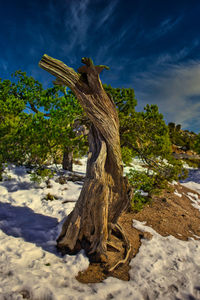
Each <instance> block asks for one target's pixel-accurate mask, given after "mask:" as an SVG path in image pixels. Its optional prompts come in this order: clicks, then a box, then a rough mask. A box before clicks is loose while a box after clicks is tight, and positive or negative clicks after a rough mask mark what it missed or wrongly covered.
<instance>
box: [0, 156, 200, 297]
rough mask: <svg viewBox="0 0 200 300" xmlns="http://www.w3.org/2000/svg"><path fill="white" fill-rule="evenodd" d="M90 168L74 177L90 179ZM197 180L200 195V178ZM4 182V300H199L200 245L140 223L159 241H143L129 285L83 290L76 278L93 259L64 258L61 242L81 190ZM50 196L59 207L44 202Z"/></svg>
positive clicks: (0, 255)
mask: <svg viewBox="0 0 200 300" xmlns="http://www.w3.org/2000/svg"><path fill="white" fill-rule="evenodd" d="M85 161H86V159H85V158H84V160H83V163H84V164H83V165H82V166H77V165H76V166H75V171H77V172H79V173H80V174H82V173H84V172H85ZM195 174H196V177H198V176H199V179H196V177H195V180H196V181H195V180H194V181H195V183H196V185H197V186H198V189H199V190H200V174H199V173H198V172H197V173H195ZM193 175H194V174H193ZM197 175H198V176H197ZM6 178H7V180H4V181H3V182H1V183H0V300H7V299H8V300H19V299H23V297H24V298H28V297H29V298H30V299H32V300H36V299H37V300H84V299H85V300H86V299H87V300H93V299H94V298H96V299H98V300H101V299H102V300H103V299H116V300H118V299H119V300H121V299H125V298H128V299H131V300H140V299H149V300H154V299H162V300H165V299H166V300H168V299H174V300H175V299H177V300H178V299H181V300H182V299H190V300H192V299H200V255H199V253H200V241H196V240H193V239H191V240H190V241H188V242H185V241H180V240H177V239H176V238H174V237H172V236H168V237H162V236H160V235H159V234H158V233H156V232H155V231H154V230H153V229H152V228H149V227H147V226H145V225H144V224H143V223H141V222H139V221H136V220H133V226H134V227H136V228H138V229H140V230H142V231H144V230H145V231H148V232H150V233H151V234H152V235H153V238H152V239H151V240H143V242H142V246H141V247H140V250H139V253H138V254H137V256H136V257H135V258H134V259H133V260H132V261H131V270H130V278H131V279H130V281H129V282H123V281H120V280H118V279H116V278H111V277H110V278H107V279H106V280H105V281H104V282H102V283H98V284H88V285H86V284H81V283H79V282H78V281H77V280H76V279H75V276H76V274H77V273H78V271H80V270H83V269H86V268H87V266H88V265H89V261H88V259H87V257H86V256H85V254H84V252H83V251H81V252H80V253H79V254H77V255H76V256H69V255H65V256H63V257H62V256H61V255H60V254H59V253H58V252H57V251H56V247H55V245H56V242H55V241H56V238H57V236H58V234H59V232H60V230H61V226H62V222H63V219H64V217H65V216H66V215H67V214H69V213H70V212H71V210H72V209H73V207H74V205H75V203H74V202H73V201H76V200H77V199H78V196H79V194H80V191H81V188H82V185H81V184H80V183H73V182H68V183H67V184H63V185H61V184H59V183H58V182H56V181H55V180H54V179H55V178H53V179H52V180H50V185H51V187H50V188H47V187H46V186H45V185H44V184H41V185H40V186H36V185H35V184H33V183H32V182H31V181H30V177H29V175H28V174H27V173H26V169H25V168H24V167H15V166H12V165H10V166H9V167H8V169H7V172H6V175H5V177H4V179H6ZM198 180H199V181H198ZM197 181H198V182H197ZM192 182H193V181H192ZM183 184H185V183H183ZM190 185H191V184H190ZM48 193H50V194H52V195H54V196H56V200H53V201H47V200H44V198H45V196H46V195H47V194H48ZM189 196H190V197H191V201H196V202H197V201H198V199H196V200H195V199H194V195H192V193H191V195H189ZM65 200H67V201H72V202H66V203H62V202H63V201H65Z"/></svg>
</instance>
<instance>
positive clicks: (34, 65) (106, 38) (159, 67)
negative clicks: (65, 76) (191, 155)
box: [0, 0, 200, 132]
mask: <svg viewBox="0 0 200 300" xmlns="http://www.w3.org/2000/svg"><path fill="white" fill-rule="evenodd" d="M199 16H200V2H199V0H190V1H188V0H177V1H172V0H169V1H160V0H148V1H147V0H146V1H145V0H137V1H136V0H135V1H133V0H126V1H122V0H112V1H109V0H65V1H64V0H45V1H40V0H35V1H25V0H14V1H10V0H8V1H2V3H1V10H0V34H1V39H0V53H1V55H0V77H1V78H3V79H4V78H10V75H11V73H13V72H14V71H16V70H19V69H21V70H22V71H26V72H27V74H28V75H32V76H33V77H34V78H36V79H37V80H39V81H41V82H42V83H43V84H44V87H49V86H51V85H52V80H53V77H52V76H50V75H49V74H48V73H47V72H45V71H43V70H41V69H40V68H39V67H38V62H39V60H40V58H41V57H42V55H43V54H44V53H47V54H48V55H50V56H53V57H55V58H57V59H60V60H62V61H64V62H65V63H66V64H68V65H70V66H71V67H73V68H75V69H76V70H77V69H78V67H79V66H80V65H81V58H82V57H84V56H90V57H92V58H93V60H94V62H95V63H96V64H105V65H109V66H110V71H104V72H102V75H101V79H102V81H103V82H104V83H107V84H111V85H112V86H113V87H132V88H134V89H135V94H136V98H137V99H138V108H139V109H142V108H143V107H144V106H145V105H146V104H147V103H155V104H157V105H158V106H159V109H160V111H161V112H162V113H163V114H164V117H165V120H166V121H167V122H169V121H173V122H176V123H177V122H178V123H181V124H182V127H183V128H185V129H189V130H195V131H196V132H199V131H200V118H199V113H200V102H199V100H198V99H196V98H195V99H193V98H192V97H193V96H195V95H198V94H200V84H199V85H198V84H197V82H200V51H199V50H200V31H199V28H200V18H199ZM178 78H179V79H180V80H179V79H178ZM180 82H181V84H182V86H183V88H182V87H181V84H180ZM167 84H168V85H169V86H166V85H167ZM170 85H171V86H170ZM186 87H187V89H186ZM181 90H182V91H181ZM172 99H173V100H172ZM187 99H190V106H186V104H187V103H188V102H187ZM184 105H185V106H184ZM169 107H170V109H169ZM183 110H184V111H188V113H185V112H184V113H183ZM193 124H195V125H193Z"/></svg>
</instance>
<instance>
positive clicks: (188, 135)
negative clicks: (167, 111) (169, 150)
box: [168, 123, 198, 151]
mask: <svg viewBox="0 0 200 300" xmlns="http://www.w3.org/2000/svg"><path fill="white" fill-rule="evenodd" d="M168 128H169V136H170V140H171V143H172V144H174V145H176V146H179V147H181V148H182V149H183V150H195V151H197V149H196V146H195V144H196V140H198V138H197V135H196V134H195V133H194V132H192V131H188V130H181V125H180V124H178V125H176V124H175V123H169V124H168Z"/></svg>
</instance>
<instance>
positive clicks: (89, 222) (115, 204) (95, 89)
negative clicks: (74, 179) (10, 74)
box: [39, 55, 130, 269]
mask: <svg viewBox="0 0 200 300" xmlns="http://www.w3.org/2000/svg"><path fill="white" fill-rule="evenodd" d="M82 62H83V63H84V64H85V66H82V67H81V68H79V69H78V73H77V72H75V71H74V70H73V69H72V68H69V67H68V66H66V65H65V64H64V63H63V62H61V61H59V60H56V59H53V58H51V57H49V56H47V55H44V56H43V57H42V59H41V61H40V63H39V65H40V67H41V68H43V69H45V70H47V71H48V72H49V73H51V74H52V75H54V76H56V78H57V79H56V81H55V82H54V83H55V84H63V85H66V86H68V87H69V88H70V89H71V90H72V91H73V92H74V93H75V95H76V97H77V98H78V100H79V101H80V104H81V106H82V107H83V109H84V110H85V112H86V114H87V116H88V117H89V119H90V120H91V123H92V126H91V129H90V133H89V154H88V161H87V171H86V178H85V181H84V185H83V188H82V191H81V194H80V197H79V199H78V201H77V203H76V206H75V208H74V210H73V211H72V212H71V213H70V215H69V216H68V217H67V219H66V221H65V223H64V225H63V228H62V232H61V234H60V236H59V238H58V240H57V246H58V248H59V249H60V250H61V251H62V252H64V253H75V252H76V251H79V250H80V248H84V249H85V250H86V252H87V253H88V255H89V256H90V257H92V258H93V260H95V261H101V262H106V261H107V254H108V246H109V244H111V242H110V241H111V235H113V234H114V233H115V234H116V235H117V236H118V237H119V238H120V239H121V240H123V244H124V243H125V244H126V247H125V248H126V249H125V250H124V256H126V257H127V255H128V253H129V250H130V249H129V248H130V246H129V243H128V241H127V239H126V237H125V236H124V233H123V230H122V228H120V227H119V226H118V225H117V220H118V218H119V216H120V214H121V213H122V211H123V210H124V209H125V208H126V207H127V205H128V196H127V183H126V180H125V179H124V178H123V165H122V158H121V151H120V139H119V120H118V114H117V111H116V108H115V104H114V102H113V101H112V100H111V99H110V98H109V97H108V95H107V94H106V92H105V91H104V89H103V87H102V84H101V81H100V79H99V73H100V72H101V71H102V70H103V69H104V68H107V67H105V66H94V65H93V62H92V60H91V59H88V58H83V59H82ZM112 247H113V249H115V246H114V245H112ZM121 248H123V247H122V244H121ZM117 265H118V263H117ZM110 269H113V268H110Z"/></svg>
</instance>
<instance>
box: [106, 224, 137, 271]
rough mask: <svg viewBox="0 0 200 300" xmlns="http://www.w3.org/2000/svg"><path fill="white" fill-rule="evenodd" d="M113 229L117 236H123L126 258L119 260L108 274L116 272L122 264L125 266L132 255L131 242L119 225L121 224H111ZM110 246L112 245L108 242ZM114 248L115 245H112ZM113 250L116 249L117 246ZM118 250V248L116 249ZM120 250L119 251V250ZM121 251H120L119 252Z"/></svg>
mask: <svg viewBox="0 0 200 300" xmlns="http://www.w3.org/2000/svg"><path fill="white" fill-rule="evenodd" d="M111 228H112V230H113V232H114V233H115V234H120V236H121V239H122V241H123V247H124V248H125V252H124V258H123V259H121V260H119V261H118V262H117V263H116V264H114V265H113V266H112V267H110V268H109V269H108V272H112V271H114V270H115V269H116V268H117V267H118V266H119V265H121V264H125V263H126V262H127V261H128V259H129V255H130V252H131V245H130V242H129V240H128V239H127V237H126V235H125V233H124V231H123V229H122V227H121V226H120V225H119V224H111ZM108 245H109V246H110V243H109V242H108ZM112 246H113V245H112ZM113 248H116V247H115V246H114V247H113ZM116 249H118V248H116ZM118 250H119V249H118ZM119 251H120V250H119Z"/></svg>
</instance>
